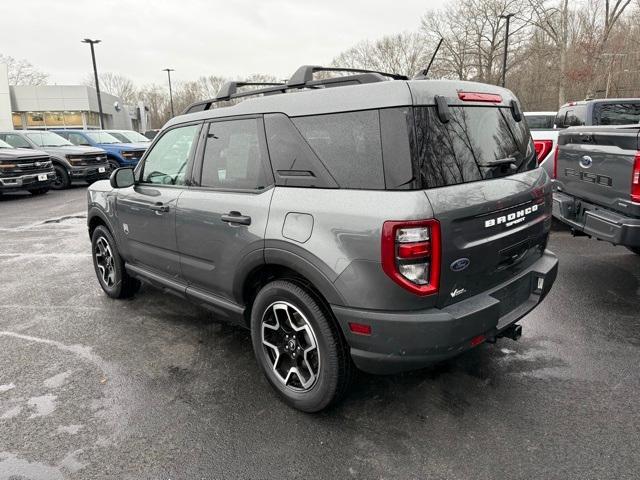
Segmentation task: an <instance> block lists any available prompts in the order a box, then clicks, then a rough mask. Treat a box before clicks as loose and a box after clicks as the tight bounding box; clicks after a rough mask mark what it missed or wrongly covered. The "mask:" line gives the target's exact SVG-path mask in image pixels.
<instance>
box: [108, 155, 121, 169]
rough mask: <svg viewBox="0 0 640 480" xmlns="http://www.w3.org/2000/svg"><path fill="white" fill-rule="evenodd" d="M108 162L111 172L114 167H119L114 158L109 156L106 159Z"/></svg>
mask: <svg viewBox="0 0 640 480" xmlns="http://www.w3.org/2000/svg"><path fill="white" fill-rule="evenodd" d="M108 162H109V168H110V169H111V171H112V172H113V171H114V170H115V169H117V168H120V164H119V163H118V162H117V161H116V160H114V159H113V158H110V159H109V160H108Z"/></svg>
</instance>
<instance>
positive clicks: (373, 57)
mask: <svg viewBox="0 0 640 480" xmlns="http://www.w3.org/2000/svg"><path fill="white" fill-rule="evenodd" d="M432 51H433V47H432V45H431V42H429V40H428V39H427V38H426V37H425V36H424V35H422V34H420V33H409V32H404V33H398V34H396V35H389V36H385V37H382V38H380V39H379V40H376V41H373V42H372V41H368V40H367V41H363V42H360V43H358V44H357V45H355V46H353V47H351V48H349V49H348V50H345V51H344V52H342V53H341V54H339V55H338V56H337V57H336V58H334V60H333V61H332V62H331V63H332V65H334V66H341V67H350V68H366V69H371V70H380V71H386V72H391V73H399V74H403V75H407V76H413V75H414V74H415V73H417V72H418V70H420V69H421V68H424V67H425V66H426V62H428V61H429V56H430V54H431V52H432Z"/></svg>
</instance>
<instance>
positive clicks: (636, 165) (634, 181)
mask: <svg viewBox="0 0 640 480" xmlns="http://www.w3.org/2000/svg"><path fill="white" fill-rule="evenodd" d="M631 201H632V202H638V203H640V151H638V152H636V158H635V159H634V160H633V174H632V175H631Z"/></svg>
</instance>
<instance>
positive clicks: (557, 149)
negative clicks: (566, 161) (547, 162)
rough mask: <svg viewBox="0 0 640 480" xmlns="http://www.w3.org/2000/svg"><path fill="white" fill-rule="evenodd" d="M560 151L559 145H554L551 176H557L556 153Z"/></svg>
mask: <svg viewBox="0 0 640 480" xmlns="http://www.w3.org/2000/svg"><path fill="white" fill-rule="evenodd" d="M559 152H560V146H559V145H556V149H555V151H554V152H553V178H558V153H559Z"/></svg>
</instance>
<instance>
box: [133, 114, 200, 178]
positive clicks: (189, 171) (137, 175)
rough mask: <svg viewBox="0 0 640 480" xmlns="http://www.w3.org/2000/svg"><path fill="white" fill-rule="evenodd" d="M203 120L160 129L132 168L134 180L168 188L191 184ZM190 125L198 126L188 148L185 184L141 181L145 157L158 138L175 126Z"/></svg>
mask: <svg viewBox="0 0 640 480" xmlns="http://www.w3.org/2000/svg"><path fill="white" fill-rule="evenodd" d="M203 123H204V122H202V121H196V122H187V123H180V124H177V125H173V126H172V127H171V128H168V129H166V130H162V132H160V133H159V134H158V135H156V136H155V138H154V139H153V142H152V143H151V145H149V148H147V150H146V151H145V152H144V155H143V156H142V158H141V159H140V161H139V162H138V164H137V165H136V167H135V169H134V177H135V179H136V182H138V183H140V184H143V185H153V186H154V187H170V188H187V187H189V186H190V185H191V184H192V181H193V179H192V175H193V163H194V158H195V153H196V150H197V148H198V145H199V140H200V136H201V134H202V130H203V129H202V125H203ZM192 125H197V126H198V132H197V133H196V141H195V146H194V145H192V146H191V149H190V150H189V157H188V159H187V168H186V170H185V184H184V185H163V184H161V183H146V182H142V178H143V175H144V167H145V164H146V163H147V157H148V156H149V154H150V153H151V151H152V150H153V149H154V148H155V146H156V144H157V143H158V142H159V141H160V139H161V138H162V137H164V136H165V135H166V134H167V133H169V132H171V131H173V130H175V129H176V128H183V127H189V126H192Z"/></svg>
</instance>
